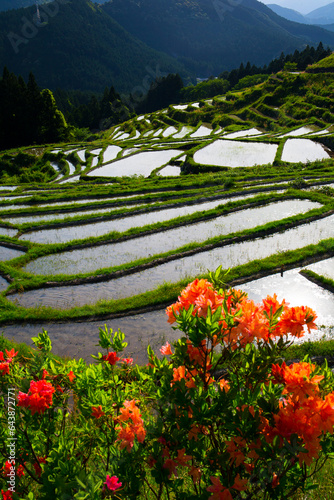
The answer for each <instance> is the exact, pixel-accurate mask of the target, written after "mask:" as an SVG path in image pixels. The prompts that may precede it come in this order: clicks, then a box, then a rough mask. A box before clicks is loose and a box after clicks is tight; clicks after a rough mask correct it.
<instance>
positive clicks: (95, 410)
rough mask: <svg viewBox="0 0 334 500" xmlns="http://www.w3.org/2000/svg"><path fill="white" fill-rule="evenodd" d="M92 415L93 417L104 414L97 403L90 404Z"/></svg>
mask: <svg viewBox="0 0 334 500" xmlns="http://www.w3.org/2000/svg"><path fill="white" fill-rule="evenodd" d="M91 415H92V417H95V418H100V417H103V415H105V413H104V411H102V406H101V405H99V406H97V407H96V406H92V414H91Z"/></svg>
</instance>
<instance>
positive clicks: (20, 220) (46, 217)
mask: <svg viewBox="0 0 334 500" xmlns="http://www.w3.org/2000/svg"><path fill="white" fill-rule="evenodd" d="M138 206H140V205H122V206H117V207H107V208H99V207H96V208H94V209H93V210H80V211H78V212H66V213H62V214H55V213H54V214H43V215H27V216H18V217H9V218H7V217H6V221H8V222H11V223H12V224H25V223H27V222H30V223H34V224H35V223H36V224H38V223H39V222H41V221H45V222H47V221H54V222H57V221H60V220H63V219H70V218H71V217H77V216H80V215H81V216H85V215H92V214H94V215H96V217H98V216H99V215H100V214H105V213H108V212H113V211H114V210H119V209H120V208H122V209H123V208H124V209H126V208H131V209H132V208H136V207H138Z"/></svg>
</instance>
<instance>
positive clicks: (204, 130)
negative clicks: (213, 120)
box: [190, 125, 212, 138]
mask: <svg viewBox="0 0 334 500" xmlns="http://www.w3.org/2000/svg"><path fill="white" fill-rule="evenodd" d="M211 132H212V128H209V127H206V126H205V125H201V126H200V127H199V128H198V129H197V130H196V132H194V133H193V134H191V136H190V137H192V138H194V137H205V136H207V135H210V134H211Z"/></svg>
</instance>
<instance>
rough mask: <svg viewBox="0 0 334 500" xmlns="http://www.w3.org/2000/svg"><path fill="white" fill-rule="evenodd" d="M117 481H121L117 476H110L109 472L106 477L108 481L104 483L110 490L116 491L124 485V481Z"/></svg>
mask: <svg viewBox="0 0 334 500" xmlns="http://www.w3.org/2000/svg"><path fill="white" fill-rule="evenodd" d="M117 481H119V479H118V477H117V476H109V474H108V475H107V477H106V481H105V483H103V484H105V485H106V486H107V488H108V490H110V491H115V490H118V488H120V487H121V486H122V483H118V482H117Z"/></svg>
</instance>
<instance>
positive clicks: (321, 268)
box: [307, 258, 334, 324]
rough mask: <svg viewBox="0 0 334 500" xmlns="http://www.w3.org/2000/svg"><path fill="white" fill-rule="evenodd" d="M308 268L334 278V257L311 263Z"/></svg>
mask: <svg viewBox="0 0 334 500" xmlns="http://www.w3.org/2000/svg"><path fill="white" fill-rule="evenodd" d="M307 269H309V270H310V271H313V272H314V273H317V274H320V275H321V276H325V278H329V279H331V280H334V258H331V259H326V260H322V261H321V262H316V263H315V264H311V265H310V266H307ZM333 324H334V323H333Z"/></svg>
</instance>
